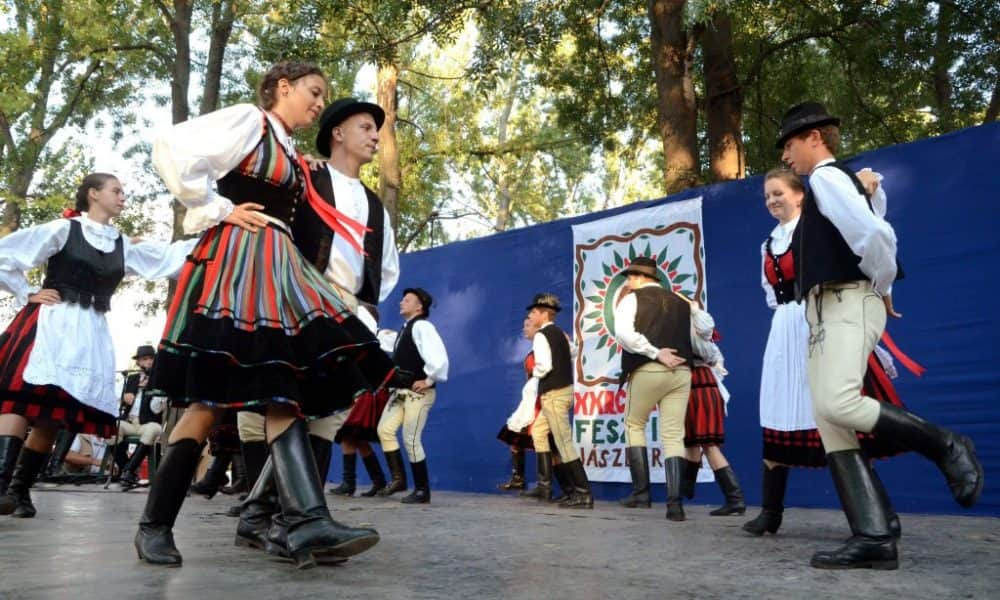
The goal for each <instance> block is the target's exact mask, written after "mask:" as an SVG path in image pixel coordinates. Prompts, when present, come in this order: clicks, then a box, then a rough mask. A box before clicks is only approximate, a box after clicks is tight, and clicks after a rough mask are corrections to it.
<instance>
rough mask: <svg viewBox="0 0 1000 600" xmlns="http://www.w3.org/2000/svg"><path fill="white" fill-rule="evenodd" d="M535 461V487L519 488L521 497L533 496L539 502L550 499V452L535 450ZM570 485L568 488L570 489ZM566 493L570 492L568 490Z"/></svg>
mask: <svg viewBox="0 0 1000 600" xmlns="http://www.w3.org/2000/svg"><path fill="white" fill-rule="evenodd" d="M535 463H536V464H537V468H538V474H537V475H536V479H535V487H533V488H532V489H530V490H521V493H520V496H521V497H522V498H535V499H537V500H538V501H539V502H548V501H549V500H551V499H552V453H551V452H535ZM572 489H573V488H572V486H571V487H570V490H572ZM567 493H570V494H571V493H572V491H569V492H567Z"/></svg>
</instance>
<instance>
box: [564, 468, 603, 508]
mask: <svg viewBox="0 0 1000 600" xmlns="http://www.w3.org/2000/svg"><path fill="white" fill-rule="evenodd" d="M563 464H564V465H565V466H566V470H567V472H568V473H569V477H570V479H571V480H572V481H573V493H572V494H570V497H569V499H568V500H566V501H565V502H560V503H559V508H594V497H593V496H592V495H591V494H590V480H589V479H587V471H586V470H585V469H584V468H583V463H582V462H580V459H579V458H577V459H575V460H571V461H570V462H568V463H563Z"/></svg>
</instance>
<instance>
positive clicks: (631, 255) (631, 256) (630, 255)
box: [628, 244, 635, 262]
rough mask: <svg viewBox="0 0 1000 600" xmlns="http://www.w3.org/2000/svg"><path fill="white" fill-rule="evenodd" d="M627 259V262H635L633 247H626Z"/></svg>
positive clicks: (630, 245)
mask: <svg viewBox="0 0 1000 600" xmlns="http://www.w3.org/2000/svg"><path fill="white" fill-rule="evenodd" d="M628 259H629V262H631V261H633V260H635V246H633V245H632V244H629V245H628Z"/></svg>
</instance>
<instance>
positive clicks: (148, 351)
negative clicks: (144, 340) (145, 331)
mask: <svg viewBox="0 0 1000 600" xmlns="http://www.w3.org/2000/svg"><path fill="white" fill-rule="evenodd" d="M145 356H156V349H155V348H153V347H152V346H149V345H142V346H139V349H138V350H136V351H135V356H133V357H132V360H139V359H140V358H143V357H145Z"/></svg>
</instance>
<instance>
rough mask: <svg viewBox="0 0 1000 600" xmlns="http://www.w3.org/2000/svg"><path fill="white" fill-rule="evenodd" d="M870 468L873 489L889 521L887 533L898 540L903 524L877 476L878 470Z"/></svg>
mask: <svg viewBox="0 0 1000 600" xmlns="http://www.w3.org/2000/svg"><path fill="white" fill-rule="evenodd" d="M871 470H872V484H874V485H875V491H876V492H877V493H878V497H879V499H881V500H882V506H884V507H885V517H886V520H887V521H888V523H889V533H891V534H892V537H893V538H895V539H896V540H897V541H898V540H899V538H901V537H903V525H902V524H901V523H900V522H899V514H897V513H896V509H895V508H893V506H892V500H890V499H889V492H887V491H886V489H885V485H884V484H883V483H882V479H881V478H880V477H879V476H878V472H876V471H875V467H871Z"/></svg>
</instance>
